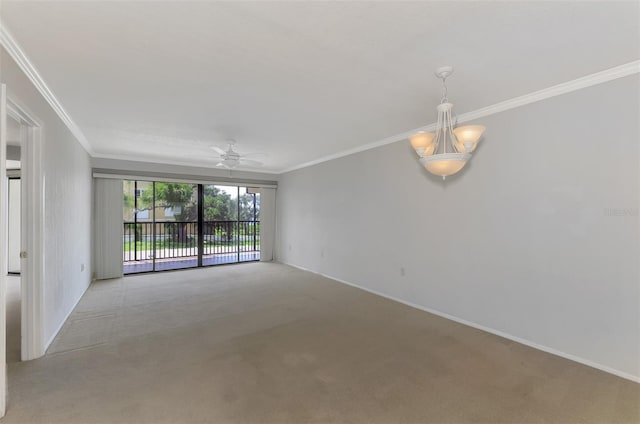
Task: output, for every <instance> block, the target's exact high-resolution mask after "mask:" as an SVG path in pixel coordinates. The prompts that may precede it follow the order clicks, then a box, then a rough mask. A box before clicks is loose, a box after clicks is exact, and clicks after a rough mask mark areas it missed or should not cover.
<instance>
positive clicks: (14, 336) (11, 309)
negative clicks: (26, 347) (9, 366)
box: [6, 275, 21, 363]
mask: <svg viewBox="0 0 640 424" xmlns="http://www.w3.org/2000/svg"><path fill="white" fill-rule="evenodd" d="M6 282H7V362H8V363H11V362H19V361H20V348H21V347H20V340H21V339H20V331H21V329H20V321H21V319H20V276H19V275H9V276H7V277H6Z"/></svg>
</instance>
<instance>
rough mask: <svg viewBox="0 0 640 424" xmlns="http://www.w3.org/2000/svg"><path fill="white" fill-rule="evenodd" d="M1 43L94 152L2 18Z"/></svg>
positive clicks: (70, 127)
mask: <svg viewBox="0 0 640 424" xmlns="http://www.w3.org/2000/svg"><path fill="white" fill-rule="evenodd" d="M0 45H1V46H3V47H4V49H5V50H6V51H7V53H9V56H11V58H12V59H13V60H14V61H15V62H16V64H17V65H18V67H19V68H20V69H21V70H22V72H24V74H25V75H26V76H27V78H28V79H29V81H31V83H32V84H33V85H34V87H35V88H36V90H38V92H39V93H40V94H41V95H42V97H44V99H45V100H46V101H47V103H49V106H51V108H52V109H53V110H54V111H55V112H56V114H57V115H58V116H59V117H60V119H61V120H62V122H64V124H65V125H66V126H67V128H68V129H69V131H71V133H72V134H73V136H74V137H75V138H76V139H77V140H78V142H79V143H80V144H81V145H82V147H84V149H85V150H86V151H87V152H88V153H89V154H92V153H93V149H92V148H91V145H90V144H89V142H88V141H87V139H86V137H85V136H84V134H83V133H82V130H80V127H78V126H77V125H76V123H75V122H73V119H71V116H69V114H68V113H67V111H66V110H65V109H64V107H62V104H61V103H60V102H59V101H58V99H57V98H56V96H55V95H54V94H53V92H52V91H51V89H50V88H49V86H48V85H47V83H46V82H45V81H44V79H43V78H42V77H41V76H40V73H39V72H38V70H37V69H36V67H35V66H34V65H33V63H31V61H30V60H29V57H28V56H27V55H26V53H25V52H24V50H22V48H21V47H20V45H19V44H18V43H17V42H16V40H15V39H14V38H13V36H12V35H11V33H10V32H9V30H8V29H7V27H6V25H5V24H4V23H3V22H2V21H1V20H0Z"/></svg>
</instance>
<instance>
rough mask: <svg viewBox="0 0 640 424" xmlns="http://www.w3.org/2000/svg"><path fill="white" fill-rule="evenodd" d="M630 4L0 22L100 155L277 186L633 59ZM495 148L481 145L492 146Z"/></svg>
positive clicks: (124, 13) (19, 7)
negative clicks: (257, 175)
mask: <svg viewBox="0 0 640 424" xmlns="http://www.w3.org/2000/svg"><path fill="white" fill-rule="evenodd" d="M638 17H639V3H638V2H635V1H632V2H608V1H607V2H537V1H534V2H407V3H404V2H327V3H325V2H215V3H214V2H185V1H180V2H115V1H114V2H111V1H108V2H96V1H88V2H63V1H49V2H42V3H39V2H26V1H23V2H15V1H3V5H2V16H1V18H2V21H3V23H4V24H6V26H7V28H8V29H9V30H10V31H11V33H12V34H13V36H14V38H15V39H16V41H17V42H18V44H19V45H20V46H21V47H22V48H23V50H24V51H25V52H26V54H27V55H28V56H29V58H30V60H31V62H32V63H33V64H34V65H35V67H36V68H37V69H38V70H39V72H40V74H41V75H42V77H43V79H44V80H45V81H46V82H47V83H48V85H49V87H50V88H51V90H52V91H53V93H54V94H55V95H56V97H57V98H58V100H59V101H60V103H61V104H62V105H63V106H64V108H65V109H66V111H67V112H68V113H69V115H70V116H71V117H72V118H73V120H74V121H75V122H76V123H77V124H78V126H79V127H80V128H81V130H82V131H83V132H84V134H85V136H86V138H87V139H88V141H89V143H90V144H91V146H92V148H93V150H94V155H95V156H99V157H122V158H127V159H134V160H135V159H137V160H145V161H158V162H164V163H180V164H185V163H191V164H193V165H203V164H214V163H215V159H214V158H213V152H212V150H211V149H209V147H208V146H210V145H212V144H215V145H218V146H224V139H226V138H228V137H234V138H236V139H237V140H238V149H237V150H239V151H240V152H241V153H244V152H256V151H257V152H265V153H268V155H267V156H264V157H262V158H260V160H261V161H263V162H264V163H265V164H264V166H263V167H262V168H261V169H255V170H260V171H281V170H283V169H286V168H289V167H292V166H295V165H298V164H300V163H304V162H308V161H313V160H315V159H318V158H320V157H323V156H327V155H331V154H335V153H337V152H340V151H343V150H347V149H351V148H356V147H358V146H361V145H363V144H366V143H371V142H375V141H377V140H381V139H384V138H387V137H390V136H393V135H396V134H400V133H403V132H406V131H408V130H411V129H413V128H417V127H420V126H424V125H427V124H430V123H431V122H432V121H433V120H434V119H435V105H436V103H437V102H438V101H439V96H440V87H439V83H438V81H437V80H436V79H435V77H434V76H433V70H434V69H435V68H436V67H437V66H440V65H443V64H450V65H453V66H454V67H455V68H456V71H455V74H454V75H453V77H451V78H450V80H449V97H450V99H451V100H452V101H453V102H454V103H455V104H456V112H457V113H463V112H467V111H471V110H474V109H477V108H480V107H484V106H488V105H490V104H494V103H497V102H499V101H503V100H507V99H509V98H513V97H516V96H520V95H523V94H527V93H529V92H532V91H535V90H539V89H543V88H546V87H549V86H552V85H555V84H559V83H562V82H565V81H569V80H572V79H575V78H578V77H581V76H584V75H588V74H591V73H594V72H598V71H601V70H604V69H607V68H611V67H613V66H617V65H621V64H624V63H628V62H631V61H634V60H637V59H638V58H639V57H640V54H639V51H640V44H639V43H640V42H639V40H640V37H639V35H640V34H639V29H638V28H639V24H638ZM488 135H489V132H488V133H487V136H488Z"/></svg>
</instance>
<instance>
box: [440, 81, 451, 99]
mask: <svg viewBox="0 0 640 424" xmlns="http://www.w3.org/2000/svg"><path fill="white" fill-rule="evenodd" d="M448 101H449V98H448V97H447V77H442V98H441V99H440V103H446V102H448Z"/></svg>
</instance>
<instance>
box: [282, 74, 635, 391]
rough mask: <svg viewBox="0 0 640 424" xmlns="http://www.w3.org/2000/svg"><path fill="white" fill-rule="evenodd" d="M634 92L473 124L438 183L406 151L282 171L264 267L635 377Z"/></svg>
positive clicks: (587, 93)
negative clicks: (470, 137)
mask: <svg viewBox="0 0 640 424" xmlns="http://www.w3.org/2000/svg"><path fill="white" fill-rule="evenodd" d="M639 89H640V84H639V77H638V75H633V76H630V77H625V78H622V79H618V80H615V81H611V82H608V83H605V84H601V85H598V86H593V87H589V88H586V89H582V90H579V91H576V92H573V93H569V94H565V95H562V96H558V97H555V98H551V99H547V100H544V101H541V102H538V103H534V104H530V105H527V106H523V107H520V108H517V109H513V110H510V111H506V112H502V113H500V114H496V115H493V116H490V117H486V118H483V119H481V120H478V123H482V124H485V125H486V126H487V127H488V129H487V131H486V134H485V137H484V141H483V142H482V144H481V145H480V146H479V148H478V150H477V151H476V153H475V155H474V158H473V159H472V161H471V163H470V165H469V166H468V168H467V169H465V170H464V172H462V174H461V175H458V176H456V177H452V178H450V179H448V180H447V181H445V182H443V181H442V180H441V179H439V178H436V177H433V176H431V175H430V174H428V173H427V172H426V171H424V170H423V169H422V168H421V166H420V164H419V163H418V160H417V157H416V155H415V153H414V152H413V151H412V149H411V147H410V146H409V143H408V142H402V143H395V144H392V145H387V146H384V147H380V148H377V149H373V150H368V151H365V152H362V153H358V154H354V155H351V156H347V157H343V158H340V159H336V160H332V161H330V162H325V163H322V164H319V165H316V166H313V167H309V168H305V169H301V170H297V171H293V172H290V173H287V174H284V175H282V176H281V179H280V181H279V186H278V207H277V209H278V213H279V215H278V242H277V252H276V254H277V258H278V260H280V261H281V262H284V263H289V264H293V265H296V266H299V267H303V268H306V269H309V270H312V271H314V272H318V273H322V274H326V275H329V276H333V277H335V278H338V279H342V280H345V281H347V282H349V283H352V284H356V285H359V286H361V287H364V288H366V289H368V290H372V291H376V292H379V293H382V294H384V295H386V296H391V297H394V298H397V299H400V300H402V301H405V302H409V303H413V304H416V305H419V306H421V307H423V308H428V309H431V310H435V311H439V312H441V313H444V314H449V315H451V316H453V317H456V318H457V319H461V320H466V321H469V322H471V323H473V324H474V325H478V326H484V327H487V328H490V329H492V330H493V331H498V332H503V333H506V334H508V335H511V336H513V337H516V338H520V339H524V340H526V341H529V342H531V343H534V344H538V345H541V346H542V347H544V348H546V349H549V350H555V351H558V352H561V353H564V354H566V355H573V356H574V357H576V358H577V359H581V360H583V361H584V362H588V363H591V364H592V365H596V366H600V367H603V368H605V369H607V370H609V371H611V372H615V373H618V374H620V375H624V376H626V377H629V378H635V379H638V378H640V270H639V258H640V246H639V240H640V237H639V228H640V227H639V224H638V203H639V202H638V190H639V172H638V164H639V147H638V145H639V140H640V131H639V128H638V127H639V119H638V117H639V116H640V108H639V100H638V92H639ZM453 100H454V102H455V99H453ZM433 117H434V118H435V105H434V116H433Z"/></svg>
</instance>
